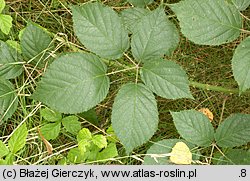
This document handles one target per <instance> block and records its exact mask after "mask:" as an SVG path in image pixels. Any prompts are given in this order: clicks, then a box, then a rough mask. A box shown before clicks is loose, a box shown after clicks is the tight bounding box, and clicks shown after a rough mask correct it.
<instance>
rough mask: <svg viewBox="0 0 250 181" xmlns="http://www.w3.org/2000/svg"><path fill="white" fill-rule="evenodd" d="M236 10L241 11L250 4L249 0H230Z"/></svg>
mask: <svg viewBox="0 0 250 181" xmlns="http://www.w3.org/2000/svg"><path fill="white" fill-rule="evenodd" d="M232 2H233V4H234V5H235V6H236V7H237V9H238V10H240V11H243V10H245V9H247V7H248V6H249V5H250V0H232Z"/></svg>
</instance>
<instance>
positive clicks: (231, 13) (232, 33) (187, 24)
mask: <svg viewBox="0 0 250 181" xmlns="http://www.w3.org/2000/svg"><path fill="white" fill-rule="evenodd" d="M170 8H171V9H172V10H173V11H174V12H175V14H176V15H177V18H178V20H179V21H180V27H181V32H182V33H183V34H184V35H185V36H186V37H187V38H189V39H190V40H191V41H193V42H194V43H196V44H200V45H220V44H223V43H228V42H232V41H233V40H235V39H236V38H238V37H239V35H240V29H241V27H242V18H241V15H240V13H239V11H238V9H237V8H236V7H235V6H234V5H233V4H231V3H229V2H227V1H225V0H183V1H180V2H179V3H176V4H173V5H171V6H170Z"/></svg>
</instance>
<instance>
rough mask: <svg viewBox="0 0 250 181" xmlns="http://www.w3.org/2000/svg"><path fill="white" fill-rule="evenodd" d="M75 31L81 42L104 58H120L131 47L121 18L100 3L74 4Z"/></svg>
mask: <svg viewBox="0 0 250 181" xmlns="http://www.w3.org/2000/svg"><path fill="white" fill-rule="evenodd" d="M71 9H72V13H73V24H74V31H75V33H76V35H77V37H78V38H79V40H80V42H81V43H82V44H83V45H84V46H86V47H87V48H88V49H89V50H90V51H92V52H94V53H96V54H97V55H99V56H101V57H103V58H109V59H118V58H120V57H121V56H122V55H123V52H125V51H126V50H127V49H128V47H129V39H128V34H127V32H126V30H125V28H124V26H123V24H122V20H121V18H120V17H119V16H118V14H117V13H116V12H115V11H114V10H112V9H111V8H110V7H107V6H104V5H102V4H100V3H87V4H84V5H82V6H80V7H79V6H73V7H72V8H71Z"/></svg>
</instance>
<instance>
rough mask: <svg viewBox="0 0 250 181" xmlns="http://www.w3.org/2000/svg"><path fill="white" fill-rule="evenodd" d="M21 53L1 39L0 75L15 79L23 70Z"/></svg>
mask: <svg viewBox="0 0 250 181" xmlns="http://www.w3.org/2000/svg"><path fill="white" fill-rule="evenodd" d="M21 61H22V60H21V55H20V54H19V53H18V52H17V50H15V49H14V48H12V47H10V46H9V45H8V44H7V43H5V42H3V41H0V77H1V78H4V79H13V78H15V77H17V76H19V75H20V74H21V73H22V72H23V66H22V65H21V64H20V63H17V62H21Z"/></svg>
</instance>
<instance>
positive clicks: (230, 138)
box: [215, 113, 250, 148]
mask: <svg viewBox="0 0 250 181" xmlns="http://www.w3.org/2000/svg"><path fill="white" fill-rule="evenodd" d="M215 140H216V143H217V144H218V145H219V146H221V147H225V148H227V147H235V146H240V145H243V144H247V143H248V142H250V115H248V114H240V113H238V114H234V115H232V116H230V117H228V118H227V119H225V120H224V121H223V122H222V124H220V125H219V127H218V128H217V130H216V134H215Z"/></svg>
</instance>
